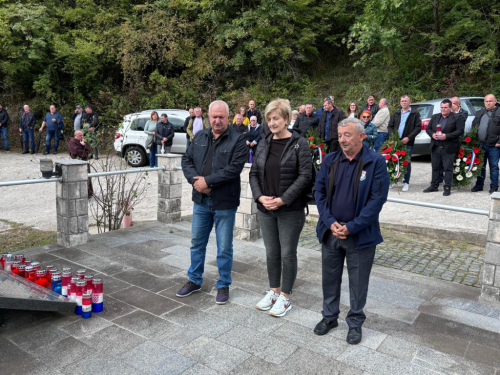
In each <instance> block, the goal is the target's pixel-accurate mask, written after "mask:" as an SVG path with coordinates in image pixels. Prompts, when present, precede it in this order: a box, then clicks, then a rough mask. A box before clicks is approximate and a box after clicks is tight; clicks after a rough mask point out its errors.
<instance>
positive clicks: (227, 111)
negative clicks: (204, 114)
mask: <svg viewBox="0 0 500 375" xmlns="http://www.w3.org/2000/svg"><path fill="white" fill-rule="evenodd" d="M218 103H224V105H225V106H226V113H227V115H228V116H229V106H228V105H227V103H226V102H225V101H224V100H214V101H213V102H212V103H210V106H209V107H208V113H211V112H212V105H214V104H218Z"/></svg>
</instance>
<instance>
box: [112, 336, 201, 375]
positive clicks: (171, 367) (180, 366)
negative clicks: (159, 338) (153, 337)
mask: <svg viewBox="0 0 500 375" xmlns="http://www.w3.org/2000/svg"><path fill="white" fill-rule="evenodd" d="M120 359H121V360H122V361H123V362H124V363H126V364H127V365H129V366H131V367H134V368H136V369H137V370H139V371H141V372H142V373H145V374H166V375H167V374H168V375H175V374H180V373H181V372H183V371H184V370H186V369H187V368H189V367H191V366H193V365H194V364H195V362H193V361H192V360H190V359H188V358H186V357H184V356H183V355H180V354H178V353H176V352H174V351H172V350H170V349H168V348H165V347H164V346H162V345H159V344H157V343H154V342H151V341H146V342H145V343H143V344H140V345H138V346H136V347H135V348H134V349H131V350H129V351H128V352H126V353H124V354H122V355H121V357H120Z"/></svg>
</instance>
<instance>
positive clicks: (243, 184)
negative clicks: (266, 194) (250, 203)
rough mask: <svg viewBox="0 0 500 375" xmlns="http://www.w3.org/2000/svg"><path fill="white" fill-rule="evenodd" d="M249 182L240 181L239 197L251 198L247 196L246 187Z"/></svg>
mask: <svg viewBox="0 0 500 375" xmlns="http://www.w3.org/2000/svg"><path fill="white" fill-rule="evenodd" d="M249 185H250V183H248V182H242V183H241V191H240V198H251V197H247V189H248V186H249Z"/></svg>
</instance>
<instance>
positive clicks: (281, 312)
mask: <svg viewBox="0 0 500 375" xmlns="http://www.w3.org/2000/svg"><path fill="white" fill-rule="evenodd" d="M291 308H292V304H291V303H290V301H289V300H288V301H287V299H286V297H285V296H284V295H283V294H280V296H279V297H278V299H277V300H276V302H275V304H274V306H273V308H272V309H271V311H269V315H272V316H285V314H286V312H287V311H288V310H290V309H291Z"/></svg>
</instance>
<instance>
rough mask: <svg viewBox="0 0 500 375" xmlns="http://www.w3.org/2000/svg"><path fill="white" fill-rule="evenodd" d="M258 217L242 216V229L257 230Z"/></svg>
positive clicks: (254, 215) (258, 226)
mask: <svg viewBox="0 0 500 375" xmlns="http://www.w3.org/2000/svg"><path fill="white" fill-rule="evenodd" d="M259 228H260V225H259V217H258V216H257V215H256V214H253V215H248V214H243V229H249V230H253V229H259Z"/></svg>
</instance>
